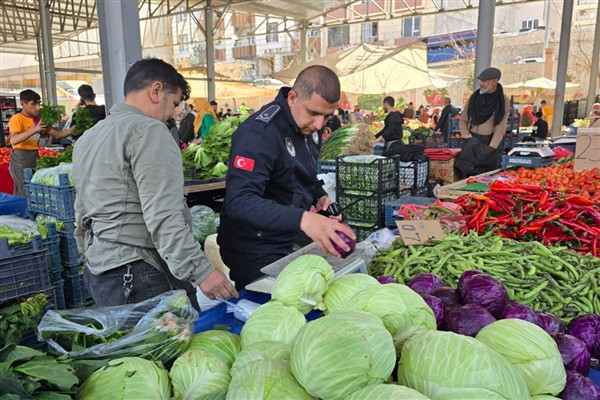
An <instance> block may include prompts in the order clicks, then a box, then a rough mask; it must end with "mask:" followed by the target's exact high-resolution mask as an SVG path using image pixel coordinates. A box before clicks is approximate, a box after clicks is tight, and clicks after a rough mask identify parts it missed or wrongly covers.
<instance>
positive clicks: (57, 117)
mask: <svg viewBox="0 0 600 400" xmlns="http://www.w3.org/2000/svg"><path fill="white" fill-rule="evenodd" d="M40 117H41V118H42V122H43V124H44V125H45V126H46V127H47V128H51V127H53V126H54V124H57V123H59V122H60V121H61V119H62V111H61V108H60V107H59V106H53V105H51V104H42V107H40Z"/></svg>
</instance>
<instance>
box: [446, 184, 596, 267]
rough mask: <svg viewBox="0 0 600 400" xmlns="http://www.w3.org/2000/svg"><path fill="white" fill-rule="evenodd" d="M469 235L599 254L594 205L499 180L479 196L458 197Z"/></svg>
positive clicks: (550, 190) (580, 198)
mask: <svg viewBox="0 0 600 400" xmlns="http://www.w3.org/2000/svg"><path fill="white" fill-rule="evenodd" d="M455 203H456V204H458V205H460V206H461V207H462V213H463V215H464V216H465V218H466V220H467V230H473V231H475V232H477V233H483V232H487V231H492V232H495V233H497V234H498V235H500V236H502V237H505V238H511V239H518V240H525V241H540V242H542V243H544V244H546V245H554V244H561V245H565V246H567V247H569V248H570V249H573V250H574V251H577V252H579V253H582V254H587V253H591V254H592V255H594V256H597V255H598V254H599V252H600V208H599V206H598V202H597V201H594V200H591V199H589V198H587V197H584V196H581V195H579V194H565V193H563V192H559V191H558V190H556V189H555V188H553V187H545V188H543V187H541V186H533V185H524V184H516V183H511V182H509V183H507V182H503V181H500V180H496V181H494V182H492V184H491V185H490V190H489V191H488V192H487V193H485V194H483V195H476V194H469V195H465V196H462V197H459V198H458V199H457V200H456V201H455Z"/></svg>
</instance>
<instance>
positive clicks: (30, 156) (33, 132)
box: [8, 89, 74, 197]
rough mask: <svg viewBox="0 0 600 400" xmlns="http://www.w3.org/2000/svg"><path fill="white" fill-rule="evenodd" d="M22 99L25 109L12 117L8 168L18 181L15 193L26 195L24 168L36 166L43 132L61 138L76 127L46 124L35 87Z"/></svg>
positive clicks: (22, 95) (9, 126)
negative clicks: (62, 128)
mask: <svg viewBox="0 0 600 400" xmlns="http://www.w3.org/2000/svg"><path fill="white" fill-rule="evenodd" d="M19 100H20V102H21V112H20V113H19V114H15V115H14V116H13V117H12V118H11V119H10V121H8V129H9V132H10V144H11V146H12V148H13V152H12V154H11V157H10V164H9V166H8V170H9V172H10V175H11V177H12V179H13V181H14V184H15V187H14V194H15V195H16V196H22V197H25V185H24V183H23V171H24V170H25V168H35V164H36V162H37V160H38V148H39V140H40V135H41V134H44V133H47V134H49V135H50V136H52V137H54V138H57V139H59V138H63V137H67V136H69V135H70V134H71V133H72V132H73V130H74V127H73V128H71V129H68V130H66V131H57V130H56V129H53V128H46V127H45V126H44V124H43V123H42V121H41V119H40V117H39V114H40V100H41V98H40V95H39V94H37V93H36V92H34V91H33V90H31V89H27V90H23V91H22V92H21V93H19Z"/></svg>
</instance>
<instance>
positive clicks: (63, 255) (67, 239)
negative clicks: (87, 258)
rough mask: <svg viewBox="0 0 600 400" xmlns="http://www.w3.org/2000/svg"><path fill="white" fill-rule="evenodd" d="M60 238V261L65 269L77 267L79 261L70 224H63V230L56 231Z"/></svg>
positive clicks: (73, 231)
mask: <svg viewBox="0 0 600 400" xmlns="http://www.w3.org/2000/svg"><path fill="white" fill-rule="evenodd" d="M58 235H59V237H60V259H61V262H62V265H63V266H64V267H66V268H69V267H75V266H79V265H80V264H81V260H80V257H79V250H78V249H77V242H76V241H75V226H74V225H73V223H72V222H65V227H64V230H62V231H58Z"/></svg>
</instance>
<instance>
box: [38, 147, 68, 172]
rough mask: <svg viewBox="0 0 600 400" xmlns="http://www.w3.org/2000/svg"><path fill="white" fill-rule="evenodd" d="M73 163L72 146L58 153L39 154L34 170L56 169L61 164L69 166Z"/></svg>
mask: <svg viewBox="0 0 600 400" xmlns="http://www.w3.org/2000/svg"><path fill="white" fill-rule="evenodd" d="M72 162H73V146H71V147H67V148H66V149H64V150H62V151H60V152H54V154H48V153H44V154H42V153H40V158H39V159H38V160H37V164H36V165H35V169H44V168H51V167H56V166H58V165H59V164H61V163H67V164H70V163H72Z"/></svg>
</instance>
